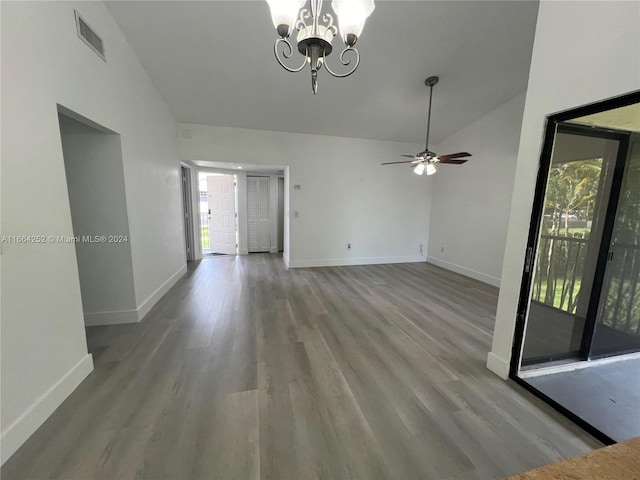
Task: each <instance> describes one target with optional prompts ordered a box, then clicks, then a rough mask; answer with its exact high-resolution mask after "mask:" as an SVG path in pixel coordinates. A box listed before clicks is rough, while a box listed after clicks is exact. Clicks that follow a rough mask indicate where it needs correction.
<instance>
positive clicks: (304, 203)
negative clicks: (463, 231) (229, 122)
mask: <svg viewBox="0 0 640 480" xmlns="http://www.w3.org/2000/svg"><path fill="white" fill-rule="evenodd" d="M180 127H181V128H182V129H188V130H191V135H190V136H191V138H184V135H178V145H179V152H180V158H181V159H182V160H186V161H189V160H194V161H195V160H208V161H217V162H240V163H243V162H244V163H251V164H261V165H264V164H266V165H287V166H288V175H287V174H286V172H285V209H286V211H285V257H286V256H287V254H288V257H289V258H285V260H286V261H288V262H289V266H291V267H305V266H321V265H350V264H351V265H353V264H367V263H385V262H413V261H424V259H425V257H423V256H422V255H420V250H419V245H420V244H423V245H424V246H425V252H426V244H427V231H428V227H429V202H430V195H431V185H432V179H430V178H425V177H418V176H417V175H414V174H413V173H412V172H411V171H410V169H409V168H408V167H406V166H398V165H393V166H381V165H380V163H382V162H388V161H395V160H398V159H400V158H401V157H399V155H401V154H403V153H414V152H417V151H419V150H420V145H413V144H403V143H395V142H382V141H373V140H360V139H349V138H339V137H327V136H320V135H305V134H292V133H283V132H271V131H261V130H249V129H240V128H225V127H212V126H205V125H192V124H182V125H181V126H180ZM179 130H180V129H179ZM294 185H300V186H301V189H300V190H294ZM295 212H298V216H297V217H296V216H295ZM287 219H288V220H289V222H288V227H289V229H290V231H289V242H290V244H289V245H287V242H286V225H287ZM347 243H351V245H352V248H351V250H347Z"/></svg>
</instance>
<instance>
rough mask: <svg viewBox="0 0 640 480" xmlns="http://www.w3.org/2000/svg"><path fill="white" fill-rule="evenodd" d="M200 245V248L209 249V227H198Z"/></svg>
mask: <svg viewBox="0 0 640 480" xmlns="http://www.w3.org/2000/svg"><path fill="white" fill-rule="evenodd" d="M200 243H201V245H202V248H209V227H208V226H206V227H202V226H201V227H200Z"/></svg>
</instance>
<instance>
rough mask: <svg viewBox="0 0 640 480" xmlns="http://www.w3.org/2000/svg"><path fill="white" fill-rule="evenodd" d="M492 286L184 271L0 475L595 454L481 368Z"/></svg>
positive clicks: (409, 465)
mask: <svg viewBox="0 0 640 480" xmlns="http://www.w3.org/2000/svg"><path fill="white" fill-rule="evenodd" d="M497 293H498V292H497V289H495V288H493V287H489V286H487V285H485V284H482V283H480V282H477V281H475V280H471V279H468V278H466V277H462V276H460V275H457V274H454V273H451V272H448V271H446V270H443V269H440V268H438V267H435V266H432V265H429V264H426V263H413V264H395V265H371V266H353V267H325V268H315V269H293V270H287V269H285V268H284V265H283V262H282V257H281V256H280V255H269V254H252V255H248V256H237V257H235V256H230V257H218V258H211V259H205V260H202V261H200V262H197V263H191V264H189V271H188V273H187V275H186V276H185V277H183V279H181V280H180V281H179V282H178V283H177V285H176V286H175V287H174V288H173V289H172V290H171V291H170V292H169V293H168V294H167V295H166V296H165V297H164V298H163V299H162V300H161V301H160V302H159V303H158V304H157V305H156V306H155V307H154V309H153V310H152V311H151V312H150V313H149V314H148V315H147V317H146V318H145V320H144V321H143V322H142V323H140V324H129V325H115V326H107V327H92V328H88V329H87V335H88V342H89V351H90V352H91V353H92V354H93V357H94V362H95V371H94V372H93V373H92V374H91V375H90V376H89V377H88V378H87V379H86V380H85V381H84V382H83V383H82V384H81V385H80V386H79V388H78V389H77V390H76V391H75V392H74V393H73V394H72V395H71V396H70V397H69V398H68V399H67V400H66V401H65V402H64V403H63V404H62V405H61V406H60V407H59V408H58V409H57V410H56V412H55V413H54V414H53V415H52V416H51V417H50V418H49V419H48V420H47V421H46V423H45V424H44V425H43V426H42V427H41V428H40V429H39V430H38V431H37V432H36V433H35V434H34V435H33V436H32V437H31V438H30V439H29V441H28V442H27V443H25V444H24V445H23V446H22V447H21V448H20V449H19V450H18V452H16V454H15V455H14V456H13V457H12V458H11V459H10V460H9V461H8V462H7V463H6V464H5V465H4V466H3V467H2V471H1V473H2V478H3V479H7V480H8V479H34V478H44V477H46V478H60V479H63V478H64V479H69V478H82V479H91V478H104V479H114V478H155V479H158V478H166V479H213V478H220V479H232V478H237V479H250V478H265V479H266V478H269V479H271V478H284V479H299V478H336V479H343V478H361V479H374V478H396V479H414V478H415V479H418V478H420V479H438V480H443V479H489V478H500V477H503V476H506V475H509V474H514V473H516V472H519V471H523V470H528V469H531V468H534V467H538V466H541V465H543V464H546V463H550V462H552V461H555V460H558V459H560V458H563V457H567V456H573V455H578V454H581V453H585V452H587V451H589V450H591V449H593V448H597V447H599V446H601V445H600V444H599V443H598V442H597V441H595V440H594V439H592V438H591V437H589V436H588V435H587V434H585V433H584V432H582V431H581V430H580V429H579V428H578V427H576V426H575V425H573V424H572V423H571V422H570V421H568V420H567V419H565V418H564V417H562V416H561V415H560V414H559V413H557V412H555V411H554V410H552V409H551V407H549V406H547V405H545V404H544V403H543V402H542V401H540V400H538V399H537V398H535V397H533V396H532V395H531V394H529V393H528V392H526V391H525V390H523V389H521V388H519V387H518V386H516V385H515V384H513V382H504V381H502V380H501V379H499V378H498V377H496V376H495V375H493V374H492V373H491V372H489V371H488V370H487V369H486V367H485V360H486V356H487V352H488V351H489V349H490V344H491V333H492V328H493V319H494V315H495V308H496V301H497Z"/></svg>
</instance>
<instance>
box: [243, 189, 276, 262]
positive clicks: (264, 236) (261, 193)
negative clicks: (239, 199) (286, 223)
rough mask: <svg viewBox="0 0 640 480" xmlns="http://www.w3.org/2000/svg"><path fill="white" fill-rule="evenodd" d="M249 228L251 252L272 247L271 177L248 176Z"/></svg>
mask: <svg viewBox="0 0 640 480" xmlns="http://www.w3.org/2000/svg"><path fill="white" fill-rule="evenodd" d="M247 230H248V234H249V239H248V240H249V241H248V244H249V245H248V247H249V248H248V249H249V253H253V252H268V251H269V250H270V249H271V219H270V218H269V177H247Z"/></svg>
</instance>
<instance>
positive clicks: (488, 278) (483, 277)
mask: <svg viewBox="0 0 640 480" xmlns="http://www.w3.org/2000/svg"><path fill="white" fill-rule="evenodd" d="M427 262H429V263H432V264H434V265H437V266H438V267H442V268H444V269H446V270H451V271H452V272H456V273H459V274H461V275H464V276H466V277H471V278H475V279H476V280H480V281H481V282H484V283H488V284H489V285H493V286H494V287H498V288H499V287H500V278H498V277H494V276H492V275H488V274H486V273H482V272H478V271H477V270H472V269H471V268H467V267H463V266H462V265H458V264H455V263H451V262H447V261H445V260H441V259H439V258H434V257H427Z"/></svg>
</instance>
